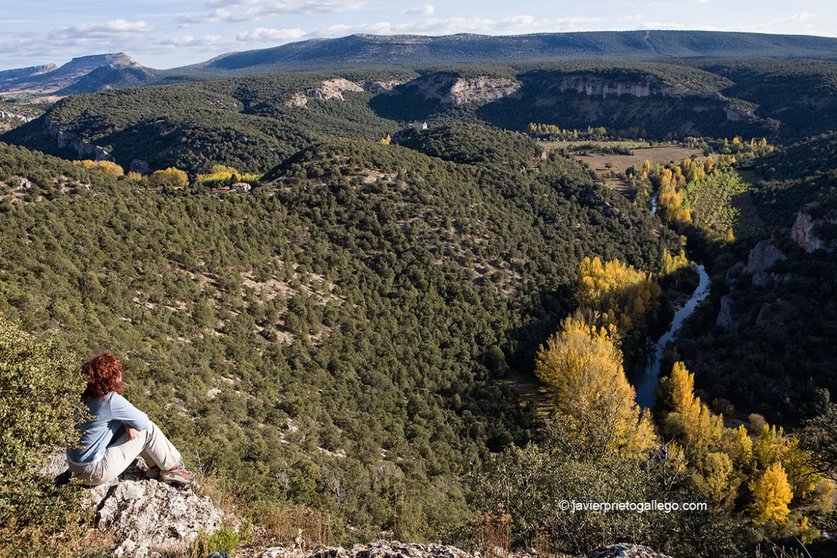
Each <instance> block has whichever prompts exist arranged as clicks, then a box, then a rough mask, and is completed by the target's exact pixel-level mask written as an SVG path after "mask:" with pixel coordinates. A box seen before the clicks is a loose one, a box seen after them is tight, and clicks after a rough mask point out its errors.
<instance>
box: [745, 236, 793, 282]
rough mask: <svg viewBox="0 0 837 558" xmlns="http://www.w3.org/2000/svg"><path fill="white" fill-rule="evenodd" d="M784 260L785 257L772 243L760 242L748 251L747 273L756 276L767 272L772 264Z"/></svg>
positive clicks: (767, 241)
mask: <svg viewBox="0 0 837 558" xmlns="http://www.w3.org/2000/svg"><path fill="white" fill-rule="evenodd" d="M784 259H787V256H785V254H784V253H783V252H782V251H781V250H779V248H777V247H776V245H775V244H773V242H771V241H770V240H762V241H761V242H759V243H758V244H756V245H755V246H754V247H753V249H752V250H750V254H749V256H748V258H747V273H749V274H750V275H756V274H757V273H761V272H764V271H767V270H768V269H770V267H772V266H773V264H775V263H776V262H778V261H782V260H784Z"/></svg>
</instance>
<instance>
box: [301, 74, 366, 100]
mask: <svg viewBox="0 0 837 558" xmlns="http://www.w3.org/2000/svg"><path fill="white" fill-rule="evenodd" d="M344 91H352V92H355V93H358V92H361V91H363V87H361V86H360V85H358V84H356V83H354V82H351V81H349V80H347V79H345V78H335V79H328V80H325V81H324V82H322V83H321V84H320V87H317V88H314V89H309V90H308V91H306V92H305V94H306V95H307V96H309V97H311V98H312V99H319V100H321V101H329V100H331V99H338V100H340V101H342V100H344V98H343V92H344Z"/></svg>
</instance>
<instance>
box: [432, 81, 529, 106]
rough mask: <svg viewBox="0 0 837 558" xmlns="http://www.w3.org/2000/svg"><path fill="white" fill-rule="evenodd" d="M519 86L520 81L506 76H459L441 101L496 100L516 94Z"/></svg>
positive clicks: (460, 102)
mask: <svg viewBox="0 0 837 558" xmlns="http://www.w3.org/2000/svg"><path fill="white" fill-rule="evenodd" d="M520 88H521V83H520V82H519V81H517V80H515V79H507V78H489V77H485V76H482V77H476V78H460V79H458V80H456V81H455V82H454V84H453V85H452V86H451V87H450V90H449V91H448V93H447V94H446V95H444V96H443V97H442V99H441V100H442V102H443V103H448V104H452V105H462V104H465V103H475V102H486V101H496V100H497V99H502V98H503V97H508V96H510V95H514V94H516V93H517V92H518V91H519V90H520Z"/></svg>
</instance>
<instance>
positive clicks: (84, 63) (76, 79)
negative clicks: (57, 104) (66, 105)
mask: <svg viewBox="0 0 837 558" xmlns="http://www.w3.org/2000/svg"><path fill="white" fill-rule="evenodd" d="M158 79H159V73H158V72H157V71H156V70H152V69H150V68H146V67H144V66H142V65H141V64H139V63H137V62H136V61H134V60H133V59H132V58H131V57H130V56H128V55H127V54H125V53H124V52H116V53H109V54H94V55H90V56H80V57H77V58H73V59H72V60H70V61H69V62H67V63H66V64H64V65H62V66H56V65H55V64H49V65H45V66H32V67H30V68H19V69H13V70H5V71H2V72H0V95H4V94H5V95H9V96H15V95H58V96H65V95H71V94H76V93H92V92H94V91H100V90H102V89H110V88H115V87H125V86H130V85H143V84H146V83H149V82H152V81H157V80H158Z"/></svg>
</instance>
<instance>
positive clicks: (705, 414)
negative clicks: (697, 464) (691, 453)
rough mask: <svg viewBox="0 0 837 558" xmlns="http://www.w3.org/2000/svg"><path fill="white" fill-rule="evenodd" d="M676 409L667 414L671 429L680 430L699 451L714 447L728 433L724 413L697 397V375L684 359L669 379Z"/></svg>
mask: <svg viewBox="0 0 837 558" xmlns="http://www.w3.org/2000/svg"><path fill="white" fill-rule="evenodd" d="M669 383H670V386H671V406H672V412H671V413H669V415H668V417H666V422H667V424H668V426H669V429H670V430H675V431H677V430H679V431H680V433H681V434H682V435H683V437H684V438H685V439H686V441H687V442H689V444H691V445H692V446H693V447H694V448H695V449H696V450H698V451H699V452H700V451H705V450H707V449H708V448H710V447H714V446H715V445H717V443H718V442H719V441H720V440H721V437H722V436H723V433H724V421H723V417H722V416H721V415H715V414H714V413H712V411H710V410H709V407H707V406H706V405H705V404H703V403H702V402H701V400H700V398H699V397H695V394H694V387H695V375H694V374H692V373H691V372H689V370H688V369H687V368H686V365H685V364H684V363H682V362H675V363H674V366H673V367H672V369H671V377H670V379H669Z"/></svg>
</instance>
